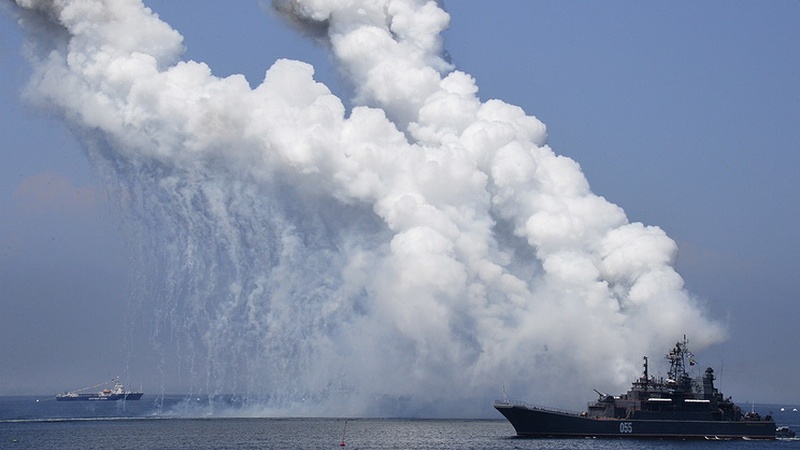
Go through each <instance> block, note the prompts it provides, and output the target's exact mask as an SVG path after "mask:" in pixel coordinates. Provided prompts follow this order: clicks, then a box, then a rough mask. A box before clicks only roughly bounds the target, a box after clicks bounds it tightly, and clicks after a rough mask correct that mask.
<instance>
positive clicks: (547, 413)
mask: <svg viewBox="0 0 800 450" xmlns="http://www.w3.org/2000/svg"><path fill="white" fill-rule="evenodd" d="M693 356H694V355H692V354H691V352H689V350H688V346H687V341H686V337H685V336H684V338H683V342H678V343H677V344H675V348H674V349H673V350H672V351H670V352H669V353H668V354H667V356H666V358H667V360H668V361H669V363H670V369H669V373H668V378H667V379H666V380H664V379H663V378H659V379H656V378H655V377H651V376H649V374H648V367H647V357H645V358H644V374H643V375H642V377H640V378H639V379H637V380H635V381H634V382H633V385H632V386H631V388H630V390H629V391H628V392H627V393H626V394H623V395H620V396H618V397H614V396H611V395H607V394H604V393H602V392H600V391H597V390H595V392H597V393H598V394H599V395H600V398H599V399H598V400H597V401H596V402H593V403H590V404H589V407H588V411H586V412H582V413H569V412H564V411H557V410H553V409H549V408H541V407H536V406H528V405H524V404H517V403H511V402H508V401H498V402H495V404H494V407H495V409H497V410H498V411H499V412H500V413H501V414H503V416H505V417H506V419H508V421H509V422H511V425H513V426H514V429H515V430H516V432H517V435H518V436H522V437H615V438H617V437H620V438H624V437H628V438H677V439H691V438H694V439H775V435H776V433H775V431H776V430H775V422H774V421H773V420H772V417H771V416H769V415H767V416H766V417H764V418H761V416H760V415H759V414H757V413H755V412H750V413H746V414H745V413H743V412H742V409H741V408H740V407H739V406H737V405H735V404H734V403H733V401H731V398H730V397H728V398H724V397H723V395H722V393H721V392H719V391H718V390H717V388H715V387H714V370H713V369H712V368H710V367H709V368H707V369H706V371H705V374H704V375H703V376H702V377H701V378H698V379H692V378H691V377H690V376H689V374H687V373H686V360H687V358H688V360H689V364H690V365H694V364H695V361H694V357H693Z"/></svg>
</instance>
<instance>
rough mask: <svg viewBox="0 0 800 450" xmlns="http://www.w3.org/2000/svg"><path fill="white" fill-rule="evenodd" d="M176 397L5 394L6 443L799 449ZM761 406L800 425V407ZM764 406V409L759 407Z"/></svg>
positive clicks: (0, 413)
mask: <svg viewBox="0 0 800 450" xmlns="http://www.w3.org/2000/svg"><path fill="white" fill-rule="evenodd" d="M176 403H177V400H174V399H173V400H170V399H165V400H164V399H162V400H160V401H155V402H154V401H146V400H145V399H144V398H143V399H142V400H141V401H138V402H127V403H123V402H99V403H97V402H74V403H73V402H56V401H54V400H52V399H46V400H45V399H38V401H37V399H36V397H0V449H87V450H90V449H309V450H312V449H341V448H342V447H341V446H340V442H341V441H342V437H343V435H344V441H345V447H344V448H345V450H346V449H509V450H511V449H543V450H556V449H621V450H625V449H682V450H696V449H720V450H721V449H747V450H757V449H767V448H769V449H800V440H779V441H768V442H760V441H726V442H709V441H639V440H614V439H519V438H515V437H514V429H513V428H512V427H511V425H510V424H508V422H506V421H505V420H411V419H346V420H345V419H306V418H303V419H297V418H292V419H276V418H221V417H219V418H217V417H214V418H189V417H182V416H181V414H176V413H175V412H174V411H175V408H174V406H175V404H176ZM780 408H781V406H776V405H770V406H760V407H759V406H757V407H756V410H759V409H761V410H763V411H764V412H772V413H773V416H774V417H775V418H776V421H777V422H778V424H781V425H789V426H791V427H792V428H794V429H795V430H797V431H800V412H796V411H794V412H793V411H792V407H787V409H786V410H785V411H783V412H782V411H780ZM759 412H761V411H759Z"/></svg>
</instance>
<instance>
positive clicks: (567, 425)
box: [494, 402, 775, 440]
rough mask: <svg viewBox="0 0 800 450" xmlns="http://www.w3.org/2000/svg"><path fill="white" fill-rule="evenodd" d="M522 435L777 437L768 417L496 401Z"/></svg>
mask: <svg viewBox="0 0 800 450" xmlns="http://www.w3.org/2000/svg"><path fill="white" fill-rule="evenodd" d="M494 407H495V409H497V410H498V411H499V412H500V413H501V414H502V415H503V416H505V418H506V419H508V421H509V422H511V425H512V426H513V427H514V429H515V430H516V432H517V436H520V437H530V438H535V437H608V438H637V439H642V438H653V439H713V440H717V439H722V440H727V439H775V423H774V422H768V421H746V420H736V421H723V420H692V418H691V417H685V418H684V417H680V416H676V417H672V418H661V419H647V420H643V419H616V418H590V417H586V416H583V415H581V414H573V413H566V412H559V411H554V410H548V409H544V408H538V407H532V406H526V405H518V404H511V403H503V402H499V403H496V404H495V405H494Z"/></svg>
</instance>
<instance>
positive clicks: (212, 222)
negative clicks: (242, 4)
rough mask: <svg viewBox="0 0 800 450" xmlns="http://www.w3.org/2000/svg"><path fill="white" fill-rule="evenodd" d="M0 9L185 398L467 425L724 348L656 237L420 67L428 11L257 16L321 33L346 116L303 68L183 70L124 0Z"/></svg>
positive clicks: (424, 7)
mask: <svg viewBox="0 0 800 450" xmlns="http://www.w3.org/2000/svg"><path fill="white" fill-rule="evenodd" d="M16 3H17V4H18V5H19V6H20V7H21V8H22V9H21V11H20V17H21V22H22V23H23V25H24V26H25V28H26V29H27V30H29V32H30V36H31V37H30V44H29V46H30V59H31V61H32V63H33V66H34V68H35V72H34V75H33V77H32V79H31V81H30V85H29V89H28V92H29V94H30V96H31V97H32V98H34V99H35V100H37V101H39V102H41V103H43V104H50V105H54V106H55V107H56V108H57V109H58V110H59V111H60V112H61V113H62V114H63V115H64V116H65V117H66V118H67V119H68V120H69V121H70V122H71V123H72V124H74V125H75V126H76V127H78V128H80V129H81V130H83V131H82V133H83V136H84V140H85V142H86V143H87V149H88V154H89V156H90V158H91V160H92V162H93V163H94V165H95V166H96V167H97V168H98V170H100V171H102V172H103V173H106V174H107V175H108V177H109V178H110V180H111V181H112V182H114V184H115V186H116V192H117V194H118V195H117V196H118V198H119V200H120V204H121V205H122V210H123V212H124V213H125V214H129V215H130V217H131V218H132V219H134V223H136V224H138V225H139V228H138V229H137V230H138V231H137V230H133V231H132V233H133V234H132V237H133V241H134V242H136V243H137V244H138V245H140V250H141V252H142V254H141V261H140V264H139V265H140V266H141V267H140V268H139V270H141V271H142V272H143V273H145V275H147V276H146V279H147V280H148V282H147V283H145V284H143V287H141V288H140V291H139V292H137V293H136V295H137V296H138V298H140V299H141V301H142V302H144V303H146V306H143V308H153V310H154V316H155V317H156V318H157V319H156V322H155V325H154V327H153V339H152V340H153V342H154V343H155V344H156V345H158V346H160V348H161V351H162V352H163V353H164V354H165V355H166V354H170V355H173V354H174V355H175V358H176V361H177V364H178V367H177V369H176V370H177V371H178V372H179V374H180V376H181V377H188V379H187V380H186V382H187V384H188V385H189V389H190V390H191V391H192V392H208V393H218V392H239V393H242V394H243V395H244V396H245V398H247V399H254V400H253V401H255V402H263V403H264V404H266V405H268V406H269V407H272V408H276V409H280V410H281V411H289V412H291V411H299V412H303V413H316V414H324V413H326V412H327V413H337V414H347V413H353V414H369V413H375V414H386V413H389V414H391V413H398V412H399V413H403V414H452V413H454V412H456V413H459V414H464V410H463V409H459V408H463V407H464V405H468V407H469V408H473V409H474V408H476V405H478V406H477V407H478V408H481V407H485V402H487V401H488V400H489V399H491V398H492V397H494V396H497V395H498V394H499V392H500V389H501V387H500V386H501V385H502V384H506V385H508V386H510V387H511V389H512V392H514V393H515V394H516V395H519V396H521V397H526V398H537V399H540V400H542V401H551V400H553V398H552V396H551V395H552V394H547V392H548V391H551V390H552V389H553V388H554V387H556V386H563V384H564V383H569V385H570V386H575V387H576V389H574V391H575V392H577V394H574V393H572V392H570V393H568V394H566V399H565V398H564V394H563V393H561V394H559V402H561V403H563V402H564V401H569V402H577V401H582V400H583V399H584V398H585V389H584V388H586V387H588V386H598V385H599V386H608V385H610V384H615V385H619V384H621V383H624V382H626V381H628V379H629V378H630V376H631V375H632V374H633V373H635V372H636V371H637V369H636V365H637V362H638V357H639V356H640V355H642V354H647V353H650V352H651V351H653V350H658V351H660V350H661V349H662V347H663V346H664V343H665V342H668V343H672V341H673V340H674V339H676V338H678V337H680V336H682V335H683V334H684V333H688V334H689V335H690V337H691V338H692V340H693V342H694V343H695V345H696V346H698V347H702V346H705V345H708V344H711V343H713V342H716V341H718V340H720V339H721V338H722V335H723V332H722V330H721V328H720V326H719V325H718V324H716V323H714V322H711V321H709V320H708V319H706V318H705V317H704V315H703V313H702V311H701V310H700V308H699V306H698V305H697V304H696V301H695V300H694V299H693V298H692V297H691V296H690V295H689V294H688V293H687V292H686V291H685V290H684V289H683V281H682V279H681V277H680V276H679V275H678V274H677V273H676V272H675V270H674V269H673V267H672V263H673V260H674V255H675V252H676V246H675V244H674V242H673V241H672V240H671V239H670V238H669V237H667V236H666V235H665V233H664V232H663V231H662V230H661V229H659V228H658V227H652V226H644V225H642V224H640V223H629V221H628V219H627V218H626V216H625V214H624V212H623V211H622V209H621V208H619V207H618V206H616V205H614V204H612V203H609V202H608V201H606V200H605V199H603V198H602V197H598V196H596V195H594V194H593V193H592V192H591V191H590V189H589V185H588V183H587V181H586V179H585V177H584V176H583V174H582V173H581V171H580V167H579V166H578V164H577V163H576V162H575V161H573V160H571V159H569V158H566V157H563V156H558V155H556V154H555V153H554V152H553V151H552V150H551V149H550V148H549V147H548V146H547V145H546V140H547V136H546V131H545V126H544V125H543V124H542V123H541V122H539V121H538V120H537V119H536V118H535V117H532V116H528V115H526V113H525V112H524V111H522V110H521V109H520V108H518V107H515V106H512V105H509V104H506V103H504V102H501V101H499V100H490V101H487V102H481V101H480V100H479V99H478V97H477V96H476V93H477V90H478V88H477V86H476V83H475V80H474V79H473V78H472V77H470V76H469V75H468V74H465V73H463V72H460V71H457V70H455V69H454V68H453V67H451V65H450V64H449V63H448V62H447V61H446V60H445V59H444V58H442V56H441V54H442V42H441V37H440V33H441V31H442V30H444V29H445V28H446V27H447V26H448V22H449V16H448V15H447V13H446V12H445V11H444V10H442V9H441V8H440V7H439V6H438V5H437V4H436V3H435V2H433V1H420V0H404V1H398V0H393V1H390V0H383V1H353V0H348V1H327V2H318V1H313V0H291V1H290V0H280V1H278V0H276V1H274V6H275V7H276V9H277V10H279V11H280V12H281V13H282V14H283V15H284V16H285V17H287V18H288V19H289V20H291V21H292V22H293V23H295V24H297V25H298V26H300V27H301V28H304V29H307V30H308V31H310V32H312V33H314V34H316V35H317V36H325V39H327V41H328V43H329V44H330V48H331V50H332V52H333V54H334V55H335V57H336V60H337V61H338V62H339V64H340V67H341V70H342V72H343V73H344V74H345V75H346V76H347V77H348V78H349V79H350V80H351V82H352V84H353V86H355V87H356V98H355V100H354V102H355V104H356V105H357V106H356V107H354V108H353V109H352V111H350V112H349V113H348V112H347V111H346V110H345V107H344V106H343V104H342V102H341V101H340V100H339V99H338V98H337V97H336V96H334V95H333V94H332V93H331V92H330V91H329V89H328V88H327V87H326V86H324V85H322V84H320V83H317V82H316V81H314V78H313V68H312V67H310V66H309V65H307V64H304V63H302V62H298V61H290V60H280V61H277V62H275V63H274V65H273V66H272V67H271V68H270V69H269V71H267V73H266V76H265V78H264V80H263V82H262V83H261V84H260V85H259V86H257V87H256V88H255V89H251V88H250V86H249V85H248V83H247V82H246V80H245V79H244V77H242V76H231V77H228V78H218V77H215V76H213V75H212V72H211V70H210V68H209V67H207V66H206V65H205V64H203V63H198V62H193V61H180V55H181V53H182V45H181V36H180V35H179V34H178V33H177V32H176V31H175V30H173V29H171V28H170V27H169V26H168V25H167V24H165V23H163V22H161V21H160V20H159V19H158V17H157V15H155V14H154V13H153V12H152V11H150V10H149V9H148V8H146V7H145V6H144V5H143V4H142V3H141V2H140V1H139V0H102V1H100V0H50V1H45V0H16ZM150 302H152V303H150ZM168 360H169V358H166V357H165V363H164V364H165V365H169V364H171V363H168V362H166V361H168ZM173 369H175V368H174V367H173ZM573 395H575V396H574V397H573Z"/></svg>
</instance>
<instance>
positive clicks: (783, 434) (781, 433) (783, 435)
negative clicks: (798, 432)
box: [775, 426, 795, 439]
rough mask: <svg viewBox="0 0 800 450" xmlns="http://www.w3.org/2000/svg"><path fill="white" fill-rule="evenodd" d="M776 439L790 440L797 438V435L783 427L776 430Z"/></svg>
mask: <svg viewBox="0 0 800 450" xmlns="http://www.w3.org/2000/svg"><path fill="white" fill-rule="evenodd" d="M775 437H776V438H780V439H789V438H793V437H795V433H794V430H792V429H791V428H789V427H787V426H782V427H778V428H776V429H775Z"/></svg>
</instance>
